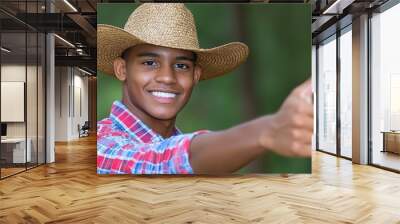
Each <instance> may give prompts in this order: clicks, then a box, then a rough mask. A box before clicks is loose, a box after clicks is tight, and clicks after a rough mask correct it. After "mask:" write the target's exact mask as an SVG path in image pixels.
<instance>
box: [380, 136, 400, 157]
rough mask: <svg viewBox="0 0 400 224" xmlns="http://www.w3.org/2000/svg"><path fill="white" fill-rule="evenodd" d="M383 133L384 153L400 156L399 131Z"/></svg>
mask: <svg viewBox="0 0 400 224" xmlns="http://www.w3.org/2000/svg"><path fill="white" fill-rule="evenodd" d="M381 133H383V150H382V152H393V153H397V154H400V132H399V131H382V132H381Z"/></svg>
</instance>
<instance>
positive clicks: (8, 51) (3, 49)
mask: <svg viewBox="0 0 400 224" xmlns="http://www.w3.org/2000/svg"><path fill="white" fill-rule="evenodd" d="M1 50H2V51H4V52H6V53H10V52H11V50H9V49H7V48H5V47H1Z"/></svg>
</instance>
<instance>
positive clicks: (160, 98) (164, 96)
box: [147, 90, 179, 103]
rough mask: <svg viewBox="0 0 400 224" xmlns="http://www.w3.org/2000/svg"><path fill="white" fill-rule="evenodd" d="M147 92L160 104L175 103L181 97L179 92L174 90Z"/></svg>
mask: <svg viewBox="0 0 400 224" xmlns="http://www.w3.org/2000/svg"><path fill="white" fill-rule="evenodd" d="M147 92H149V93H150V94H151V96H152V97H153V98H154V99H155V100H156V101H157V102H159V103H173V102H174V101H175V100H176V97H177V96H178V95H179V93H178V92H177V91H173V90H149V91H147Z"/></svg>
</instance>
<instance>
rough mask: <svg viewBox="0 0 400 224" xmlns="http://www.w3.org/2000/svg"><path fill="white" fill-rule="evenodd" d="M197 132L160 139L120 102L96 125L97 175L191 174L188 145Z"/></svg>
mask: <svg viewBox="0 0 400 224" xmlns="http://www.w3.org/2000/svg"><path fill="white" fill-rule="evenodd" d="M205 132H209V131H208V130H200V131H197V132H193V133H190V134H182V133H181V132H180V130H179V129H178V128H176V127H175V128H174V132H173V135H172V136H171V137H169V138H165V139H164V138H163V137H162V136H161V135H159V134H157V133H156V132H154V131H153V130H151V129H150V128H149V127H148V126H147V125H146V124H144V123H143V122H142V121H140V120H139V119H138V118H137V117H136V116H135V115H133V114H132V113H131V112H130V111H129V110H128V108H127V107H126V106H125V105H124V104H122V102H120V101H115V102H114V103H113V105H112V107H111V113H110V116H109V117H108V118H105V119H103V120H101V121H99V122H98V123H97V173H98V174H191V173H193V170H192V167H191V166H190V163H189V146H190V142H191V140H192V139H193V137H194V136H196V135H197V134H200V133H205Z"/></svg>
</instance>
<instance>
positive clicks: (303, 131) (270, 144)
mask: <svg viewBox="0 0 400 224" xmlns="http://www.w3.org/2000/svg"><path fill="white" fill-rule="evenodd" d="M261 119H265V122H266V125H267V126H268V127H266V128H265V130H263V131H262V132H261V135H260V136H259V141H260V144H261V146H263V147H265V148H268V149H270V150H271V151H274V152H276V153H278V154H281V155H286V156H304V157H308V156H311V139H312V134H313V126H314V125H313V119H314V118H313V105H312V90H311V81H310V80H307V81H306V82H304V83H302V84H301V85H300V86H298V87H297V88H295V89H294V90H293V91H292V92H291V93H290V95H289V96H288V97H287V98H286V100H285V101H284V103H283V104H282V106H281V108H280V109H279V111H278V112H277V113H276V114H274V115H272V116H266V117H263V118H261Z"/></svg>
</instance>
